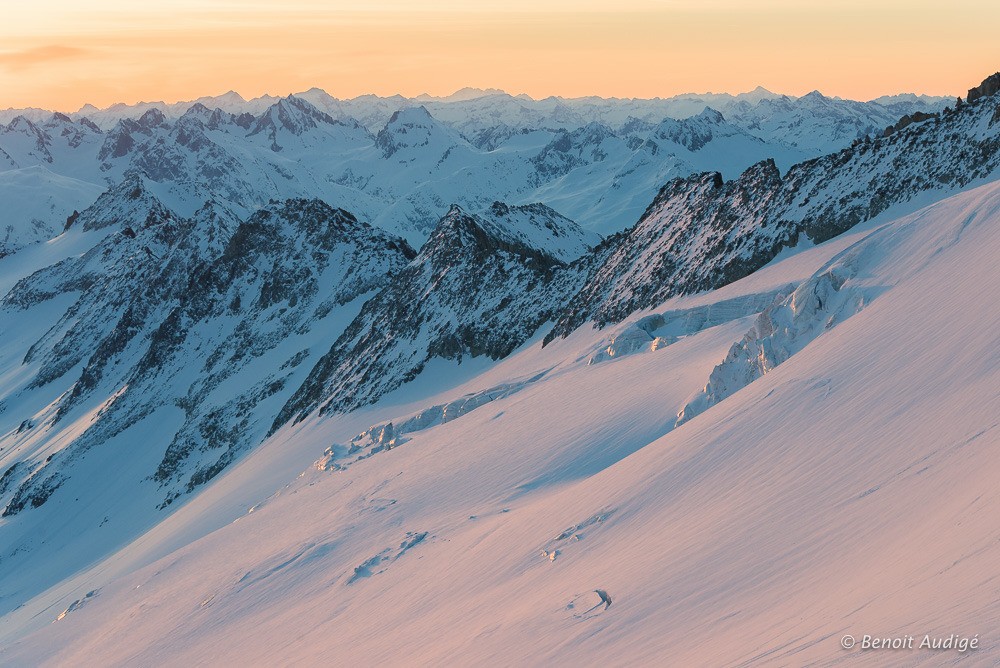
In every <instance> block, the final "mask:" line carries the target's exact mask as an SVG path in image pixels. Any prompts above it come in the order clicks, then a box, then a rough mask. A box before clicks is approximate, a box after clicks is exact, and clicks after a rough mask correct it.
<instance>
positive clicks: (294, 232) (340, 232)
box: [226, 198, 416, 258]
mask: <svg viewBox="0 0 1000 668" xmlns="http://www.w3.org/2000/svg"><path fill="white" fill-rule="evenodd" d="M283 240H284V241H283ZM289 244H292V245H294V246H295V247H297V248H299V249H301V250H302V251H303V252H307V251H311V250H324V251H330V250H332V249H333V248H334V247H336V246H337V245H339V244H353V245H371V246H373V247H377V248H385V249H389V250H392V251H397V252H399V253H402V254H403V255H405V256H407V258H413V257H415V256H416V251H414V250H413V249H412V248H411V247H410V246H409V244H407V243H406V242H405V241H403V240H402V239H399V238H397V237H394V236H392V235H390V234H388V233H386V232H383V231H382V230H380V229H378V228H375V227H372V226H371V225H369V224H368V223H366V222H363V221H359V220H358V219H357V218H356V217H355V216H354V215H353V214H352V213H350V212H348V211H345V210H343V209H339V208H334V207H332V206H330V205H329V204H327V203H326V202H324V201H323V200H320V199H315V198H314V199H288V200H285V201H283V202H277V201H272V202H271V203H269V204H268V205H267V206H265V207H264V208H262V209H260V210H259V211H257V212H255V213H254V214H252V215H251V216H250V217H249V218H247V219H246V220H245V221H244V222H242V223H240V225H239V227H238V228H237V229H236V232H235V234H234V235H233V239H232V243H231V244H230V247H229V248H227V249H226V255H233V254H241V255H249V254H259V253H261V252H271V251H272V249H273V248H274V247H276V246H284V247H289Z"/></svg>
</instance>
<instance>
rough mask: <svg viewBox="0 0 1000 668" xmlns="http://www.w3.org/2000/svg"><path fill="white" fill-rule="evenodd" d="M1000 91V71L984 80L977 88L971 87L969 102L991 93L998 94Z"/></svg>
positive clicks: (988, 95)
mask: <svg viewBox="0 0 1000 668" xmlns="http://www.w3.org/2000/svg"><path fill="white" fill-rule="evenodd" d="M997 93H1000V72H997V73H996V74H992V75H990V76H988V77H986V79H984V80H983V83H981V84H979V85H978V86H976V87H975V88H970V89H969V97H968V101H969V102H975V101H976V100H978V99H980V98H983V97H990V96H991V95H996V94H997Z"/></svg>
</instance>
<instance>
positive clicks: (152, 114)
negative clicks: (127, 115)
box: [137, 107, 167, 133]
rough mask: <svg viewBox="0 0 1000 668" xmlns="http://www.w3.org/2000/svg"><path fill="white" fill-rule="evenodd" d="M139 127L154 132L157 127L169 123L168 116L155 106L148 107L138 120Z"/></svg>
mask: <svg viewBox="0 0 1000 668" xmlns="http://www.w3.org/2000/svg"><path fill="white" fill-rule="evenodd" d="M137 123H138V127H139V128H140V129H141V130H144V131H146V132H147V133H149V132H152V131H153V130H155V129H156V128H159V127H165V126H166V125H167V117H166V116H164V115H163V112H162V111H160V110H159V109H157V108H156V107H153V108H152V109H148V110H147V111H146V112H145V113H144V114H143V115H142V116H140V117H139V120H138V121H137Z"/></svg>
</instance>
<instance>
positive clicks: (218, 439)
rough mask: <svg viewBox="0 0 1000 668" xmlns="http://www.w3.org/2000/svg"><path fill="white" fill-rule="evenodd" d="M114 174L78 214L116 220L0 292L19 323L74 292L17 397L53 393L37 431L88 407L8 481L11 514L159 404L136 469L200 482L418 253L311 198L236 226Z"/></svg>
mask: <svg viewBox="0 0 1000 668" xmlns="http://www.w3.org/2000/svg"><path fill="white" fill-rule="evenodd" d="M123 185H124V187H119V188H114V189H112V190H111V191H109V193H107V194H106V196H104V197H102V198H101V200H100V201H99V203H98V204H99V206H98V205H95V207H91V209H88V210H87V211H84V212H83V213H82V214H81V215H80V220H81V221H105V223H107V224H108V225H111V224H113V225H116V226H118V228H119V231H118V232H115V233H112V234H110V235H109V236H106V237H105V238H104V240H103V241H102V242H100V243H99V244H98V245H97V246H95V247H94V248H93V249H92V250H90V251H88V252H87V253H86V254H84V255H83V256H81V257H78V258H71V259H69V260H66V261H64V262H61V263H58V264H55V265H53V266H51V267H48V268H46V269H43V270H41V271H39V272H37V273H35V274H33V275H31V276H30V277H28V278H26V279H24V280H22V281H21V282H20V283H18V284H17V285H16V286H15V287H14V289H13V290H11V292H10V293H9V294H8V295H7V297H5V298H4V300H3V302H2V304H0V306H2V311H0V317H3V319H4V320H7V319H8V318H14V319H16V318H18V317H23V316H24V315H25V314H28V313H31V312H32V309H35V310H37V309H38V308H39V307H41V306H43V305H44V304H45V303H46V302H53V301H56V300H59V299H65V296H66V295H77V296H76V297H75V298H74V300H73V301H72V302H71V303H70V304H69V306H68V308H65V311H64V312H63V313H62V315H61V316H60V317H59V318H58V320H57V321H56V322H55V324H54V325H52V326H51V327H49V328H48V330H47V331H45V333H44V335H43V336H42V337H41V338H40V339H38V340H37V341H35V342H34V343H33V344H32V345H31V346H30V348H29V349H28V350H27V353H26V354H25V357H24V363H25V364H28V365H31V366H32V367H33V368H35V369H36V373H35V374H34V376H33V377H32V378H30V380H28V381H27V382H25V383H24V385H23V388H22V390H21V392H20V394H21V395H25V396H28V397H30V396H32V393H34V395H37V396H38V399H37V401H36V402H35V403H36V404H37V402H44V401H45V400H46V399H45V397H51V396H53V395H54V396H55V397H56V398H55V402H54V403H53V404H52V410H51V411H49V412H47V413H44V415H43V421H42V424H39V425H38V426H39V427H40V428H43V429H54V428H58V427H60V426H62V425H66V424H67V423H69V422H72V421H74V420H77V419H79V418H80V416H82V415H87V414H89V412H91V411H93V410H94V407H95V406H96V407H98V411H97V412H96V413H94V414H93V415H92V417H91V418H90V420H89V422H88V423H87V426H86V428H85V429H84V430H83V431H82V433H80V434H78V435H77V436H76V437H75V438H74V439H73V440H72V442H71V443H70V444H69V445H67V446H66V447H63V448H62V449H60V450H59V451H58V452H56V453H54V455H53V456H50V457H48V458H47V459H45V461H44V462H33V463H25V465H23V466H22V467H21V468H20V469H18V470H17V471H15V473H14V474H11V476H9V479H7V480H5V483H4V484H5V487H6V488H8V489H11V490H13V493H12V494H11V495H10V497H9V501H8V502H7V503H6V506H5V509H4V514H5V515H7V516H10V515H14V514H16V513H18V512H20V511H21V510H23V509H24V508H26V507H28V506H34V507H37V506H39V505H41V504H42V503H44V502H45V501H46V500H47V499H48V497H49V496H50V495H51V494H52V493H53V491H55V490H56V489H58V488H59V486H60V485H61V484H62V482H63V481H64V480H65V479H66V478H67V477H68V476H70V475H72V470H73V467H74V465H75V463H77V462H78V461H79V460H80V458H81V457H83V456H84V455H85V454H86V453H87V452H88V451H89V450H91V449H92V448H97V447H101V446H102V444H104V443H106V442H108V441H110V440H111V439H114V438H115V437H116V436H118V435H120V434H122V433H124V432H125V431H126V430H128V429H129V428H131V427H132V426H133V425H135V424H137V423H139V422H141V421H142V420H143V419H145V418H147V417H149V416H151V415H153V414H154V413H156V412H157V411H162V410H170V411H177V410H178V409H179V410H180V411H181V413H182V414H183V417H182V419H181V420H180V421H179V422H178V426H176V427H175V431H174V433H173V435H172V437H171V439H170V441H169V445H168V446H167V448H166V451H165V452H163V453H162V456H161V457H160V463H159V465H158V466H157V467H156V468H155V470H153V471H149V472H148V473H147V475H151V476H152V478H153V480H155V481H156V482H157V483H159V485H160V486H161V487H162V488H163V494H164V502H165V503H169V502H170V501H172V500H173V499H174V498H176V496H177V495H178V494H179V493H182V492H184V491H191V490H192V489H194V487H196V486H197V485H199V484H201V483H204V482H205V481H207V480H209V479H210V478H212V477H213V476H214V475H216V474H217V473H218V472H219V471H221V470H222V469H223V468H224V467H225V466H226V465H227V464H228V463H229V462H230V461H232V459H233V458H234V457H235V456H236V455H237V454H238V453H239V452H240V451H241V449H242V448H246V447H248V446H250V445H252V444H254V443H255V442H256V440H259V438H260V437H261V436H262V434H263V431H266V428H267V426H268V425H270V424H271V422H272V420H273V418H274V413H276V412H277V410H278V409H279V408H280V407H281V405H282V403H283V402H284V401H285V399H286V398H287V395H288V394H289V393H290V392H291V391H292V390H293V389H294V387H296V386H297V384H298V383H300V382H301V380H302V379H301V377H298V379H297V380H296V374H298V376H301V375H302V373H303V371H304V370H305V369H304V368H300V365H301V364H303V363H304V362H305V361H306V360H308V359H309V348H310V346H311V345H312V344H313V341H314V339H315V338H316V337H320V339H322V336H323V334H325V333H328V332H331V331H332V332H336V331H337V327H338V326H339V327H341V328H342V327H343V325H344V324H346V321H347V320H348V319H349V318H350V317H351V315H353V313H354V312H356V309H357V307H358V306H359V304H358V302H359V301H360V300H361V299H363V297H364V296H366V295H368V294H370V293H372V292H374V291H376V290H378V289H379V288H381V287H383V286H384V285H385V284H386V283H387V281H388V280H389V277H390V276H391V275H392V274H394V273H396V272H398V271H399V270H401V269H402V267H403V266H404V265H405V264H406V263H407V262H408V261H409V260H411V259H412V258H413V257H414V256H415V252H414V251H413V250H412V249H411V248H410V247H409V246H408V245H407V244H406V242H404V241H402V240H401V239H398V238H395V237H391V236H389V235H387V234H385V233H383V232H380V231H378V230H376V229H375V228H372V227H371V226H369V225H368V224H366V223H362V222H360V221H358V220H357V219H356V218H354V216H352V215H351V214H349V213H347V212H345V211H343V210H340V209H334V208H332V207H330V206H328V205H326V204H324V203H323V202H320V201H318V200H288V201H285V202H282V203H278V202H276V203H273V204H271V205H269V206H268V207H265V208H264V209H262V210H260V211H258V212H257V213H255V214H254V215H252V216H250V217H249V218H248V219H246V220H245V221H243V222H239V221H238V220H237V219H236V218H235V217H234V216H233V215H232V214H231V212H228V211H227V210H226V209H225V208H224V207H222V206H221V205H218V204H215V203H208V204H206V206H205V207H203V208H202V209H201V210H200V211H199V212H198V213H197V214H196V215H195V216H194V217H192V218H190V219H185V218H180V217H179V216H176V215H175V214H173V213H172V212H169V211H168V210H166V209H165V208H164V207H163V205H162V204H161V203H160V202H159V201H158V200H156V199H155V198H154V197H152V196H151V195H149V194H148V192H146V190H145V188H144V187H143V184H142V182H141V180H136V181H134V182H131V183H128V184H123ZM125 213H128V216H126V215H125ZM112 214H113V215H112ZM111 220H113V221H114V222H113V223H111V222H108V221H111ZM338 323H339V324H338ZM109 397H110V398H109ZM15 474H16V475H15Z"/></svg>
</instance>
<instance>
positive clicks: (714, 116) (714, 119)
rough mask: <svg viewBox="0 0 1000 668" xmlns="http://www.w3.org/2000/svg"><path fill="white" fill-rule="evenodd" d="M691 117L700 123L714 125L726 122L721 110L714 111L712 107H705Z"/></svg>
mask: <svg viewBox="0 0 1000 668" xmlns="http://www.w3.org/2000/svg"><path fill="white" fill-rule="evenodd" d="M691 118H692V119H695V120H698V121H700V122H702V123H712V124H715V125H720V124H722V123H725V122H726V117H725V116H723V115H722V112H721V111H716V110H715V109H713V108H712V107H705V108H704V109H702V110H701V113H698V114H696V115H694V116H692V117H691Z"/></svg>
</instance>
